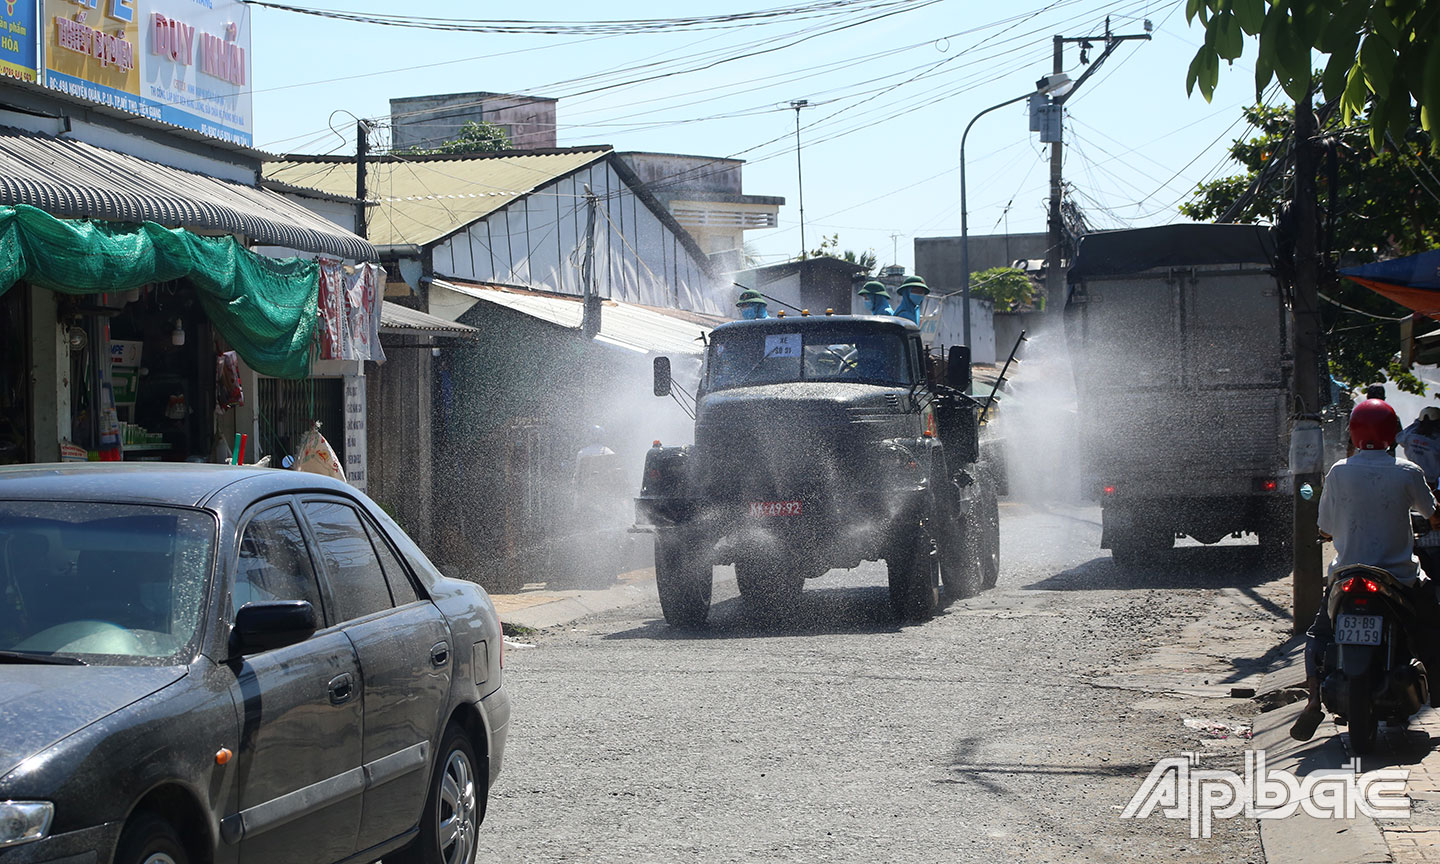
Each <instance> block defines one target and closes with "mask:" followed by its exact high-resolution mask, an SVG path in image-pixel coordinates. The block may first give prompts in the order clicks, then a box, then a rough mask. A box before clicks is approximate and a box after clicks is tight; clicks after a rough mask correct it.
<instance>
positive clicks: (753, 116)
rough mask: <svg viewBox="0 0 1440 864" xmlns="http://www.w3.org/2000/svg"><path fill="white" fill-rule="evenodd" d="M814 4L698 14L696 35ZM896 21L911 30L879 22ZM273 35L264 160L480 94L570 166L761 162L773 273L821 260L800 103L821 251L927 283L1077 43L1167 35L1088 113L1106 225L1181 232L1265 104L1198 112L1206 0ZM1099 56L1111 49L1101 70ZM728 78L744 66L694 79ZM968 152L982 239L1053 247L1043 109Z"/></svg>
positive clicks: (1087, 149)
mask: <svg viewBox="0 0 1440 864" xmlns="http://www.w3.org/2000/svg"><path fill="white" fill-rule="evenodd" d="M302 2H305V0H302ZM315 2H316V3H317V5H321V6H328V5H333V4H330V3H327V2H324V0H315ZM798 2H800V0H790V2H788V3H787V2H785V0H753V2H751V3H736V2H723V0H690V2H688V3H686V4H685V9H684V12H683V14H685V15H704V14H721V13H729V12H736V11H741V10H754V9H765V8H775V7H778V6H781V5H795V4H797V3H798ZM874 2H883V0H874ZM677 5H678V4H675V3H660V2H627V3H612V4H594V3H579V2H536V3H530V4H525V5H523V6H516V5H514V4H505V5H501V4H493V3H459V2H439V0H411V2H409V3H407V4H405V5H404V7H403V8H397V7H396V4H394V3H384V2H377V0H347V3H346V4H345V8H346V10H347V11H351V12H374V13H388V14H396V13H403V14H408V15H417V16H434V17H452V18H455V17H463V18H489V19H498V18H524V19H526V20H547V21H561V20H564V21H593V20H596V19H597V16H603V17H605V18H608V19H618V18H625V19H640V18H662V17H667V16H673V15H676V14H677V12H676V7H677ZM517 9H518V10H519V11H517ZM901 10H903V11H901ZM885 11H888V12H891V13H894V14H889V15H888V16H887V17H883V18H879V19H878V20H870V21H863V20H861V19H862V18H867V17H870V18H874V17H876V16H878V15H879V14H880V13H881V12H885ZM252 14H253V16H254V17H253V21H252V26H253V33H254V36H253V48H252V57H253V78H252V80H253V82H254V87H255V91H254V103H255V104H254V110H255V116H256V122H255V127H256V136H255V140H256V143H257V146H259V147H261V148H262V149H266V150H270V151H273V152H314V153H323V152H332V151H333V152H354V133H353V130H354V125H355V123H354V116H360V117H365V118H377V117H384V116H385V115H387V114H388V113H389V109H388V101H387V100H388V99H390V98H391V97H400V96H417V95H423V94H429V93H451V92H464V91H474V90H484V91H497V92H507V93H526V94H533V95H540V96H550V97H558V98H559V99H560V102H559V106H558V116H559V124H560V130H559V143H560V144H561V145H567V146H568V145H579V144H612V145H614V146H615V147H616V148H617V149H621V150H647V151H656V152H672V153H694V154H700V155H706V156H734V155H736V154H739V158H744V159H746V160H748V161H747V164H746V166H745V169H744V177H745V191H746V192H748V193H751V194H757V195H780V196H784V197H785V198H786V199H787V201H788V203H787V205H786V206H785V207H783V208H781V212H780V226H779V227H778V228H776V229H773V230H768V231H752V232H749V233H748V234H747V244H748V245H749V246H750V247H751V249H752V250H753V251H754V252H755V253H757V254H758V255H760V256H761V257H762V259H763V260H764V261H765V262H766V263H771V262H774V261H779V260H784V259H786V258H788V257H791V256H793V255H795V254H797V253H798V252H799V251H800V248H801V247H800V232H799V212H798V207H797V204H798V197H797V192H796V189H797V180H796V165H795V150H794V147H795V137H794V133H795V112H794V111H792V110H791V109H790V108H789V107H788V106H789V103H790V101H791V100H797V99H807V100H809V102H810V103H811V106H812V107H809V108H806V109H805V110H804V111H803V112H802V113H801V118H800V119H801V122H802V124H803V128H802V130H801V140H802V156H803V160H804V190H805V223H806V224H805V239H806V241H807V245H809V246H810V247H811V248H813V247H814V246H815V245H817V243H818V242H819V240H820V238H821V236H822V235H829V234H838V235H839V241H840V246H841V248H844V249H855V250H857V251H864V250H869V249H873V250H874V251H875V253H876V254H877V256H878V257H879V259H880V262H881V263H882V264H888V263H892V260H894V261H895V262H896V263H900V264H903V265H906V266H907V267H908V266H910V265H911V263H912V261H913V251H912V250H913V240H914V238H916V237H934V236H954V235H957V234H958V233H959V225H960V212H959V210H960V208H959V197H960V196H959V172H958V151H959V143H960V135H961V132H962V131H963V129H964V127H965V124H966V123H967V122H969V120H970V119H971V118H972V117H973V116H974V115H975V114H976V113H977V112H979V111H981V110H983V109H984V108H987V107H989V106H991V105H993V104H995V103H997V102H1001V101H1004V100H1006V99H1009V98H1011V97H1014V96H1018V95H1020V94H1022V93H1026V92H1028V91H1030V90H1032V89H1033V88H1034V84H1035V81H1036V79H1038V78H1040V77H1041V76H1042V75H1045V74H1047V73H1049V72H1050V69H1051V62H1052V60H1051V52H1052V39H1051V37H1053V36H1055V35H1057V34H1058V35H1065V36H1086V35H1094V36H1097V37H1098V36H1100V34H1102V33H1103V32H1104V25H1105V18H1106V16H1107V15H1109V16H1111V19H1112V20H1111V25H1112V28H1113V29H1114V31H1115V32H1116V33H1140V32H1142V21H1143V20H1144V19H1146V18H1148V19H1150V20H1151V21H1152V22H1153V23H1154V33H1153V39H1152V40H1151V41H1149V42H1129V43H1126V44H1124V45H1122V46H1120V47H1119V48H1118V49H1117V50H1116V52H1115V54H1114V55H1113V56H1112V57H1111V58H1110V59H1109V60H1108V61H1107V62H1106V64H1105V66H1104V67H1103V68H1102V69H1101V70H1100V71H1099V72H1097V73H1096V74H1095V75H1094V76H1092V78H1091V80H1090V81H1089V82H1087V83H1086V85H1085V86H1084V87H1083V88H1082V89H1081V90H1080V91H1079V92H1078V93H1077V94H1076V95H1074V96H1073V97H1072V98H1071V99H1070V100H1069V103H1068V105H1067V109H1068V113H1067V118H1066V123H1065V135H1066V145H1067V146H1066V157H1065V161H1064V174H1065V179H1066V181H1067V182H1068V183H1070V184H1073V186H1074V188H1075V193H1076V197H1077V200H1078V201H1079V202H1080V204H1081V206H1082V207H1083V208H1084V210H1085V213H1086V216H1087V217H1088V219H1089V220H1090V222H1091V224H1092V226H1093V227H1096V228H1118V227H1127V226H1141V225H1152V224H1160V223H1164V222H1168V221H1174V220H1176V219H1177V218H1179V217H1178V215H1177V214H1176V212H1175V205H1176V204H1178V203H1179V202H1180V201H1182V200H1185V199H1186V198H1187V197H1188V194H1187V193H1188V192H1189V190H1191V189H1192V188H1193V187H1194V185H1195V184H1196V183H1197V182H1199V181H1201V180H1202V179H1204V178H1206V177H1213V176H1224V175H1225V174H1227V173H1232V172H1231V170H1230V166H1229V165H1228V164H1227V163H1226V162H1225V159H1224V157H1225V148H1226V146H1227V145H1228V144H1229V142H1230V141H1231V140H1233V139H1235V138H1237V137H1243V135H1244V133H1245V131H1246V127H1245V124H1244V121H1243V119H1241V114H1240V111H1241V108H1242V106H1244V105H1246V104H1249V103H1250V102H1252V101H1253V99H1254V83H1253V71H1252V69H1251V68H1250V67H1249V65H1248V60H1249V56H1250V55H1251V54H1253V47H1252V46H1249V45H1247V56H1246V57H1243V58H1242V59H1241V60H1240V61H1239V62H1237V63H1236V64H1235V65H1234V67H1233V68H1231V69H1229V70H1224V71H1222V73H1221V80H1220V86H1219V89H1218V90H1217V92H1216V94H1215V100H1214V102H1213V103H1206V102H1205V101H1204V100H1203V99H1202V98H1200V96H1199V95H1198V94H1197V95H1195V96H1190V97H1187V96H1186V94H1185V70H1186V66H1187V65H1188V63H1189V61H1190V58H1191V56H1193V54H1194V52H1195V49H1196V48H1197V47H1198V45H1199V42H1200V31H1199V30H1192V29H1191V28H1190V27H1189V26H1188V25H1187V24H1186V22H1185V20H1184V3H1183V0H1167V2H1154V0H1149V2H1147V0H1131V2H1119V0H1112V2H1099V0H1020V2H1015V3H1004V2H999V3H997V2H993V0H992V2H984V0H915V2H912V3H909V4H907V5H905V6H903V7H890V8H888V9H884V10H870V11H869V12H865V11H863V9H862V8H860V7H851V8H850V9H849V10H848V12H847V16H846V17H843V18H842V17H831V18H823V19H812V20H808V21H796V20H790V19H782V20H780V21H777V22H775V23H773V24H763V25H762V24H754V23H752V24H749V25H746V26H744V27H741V28H737V29H728V30H703V31H689V32H666V33H658V34H643V35H622V36H604V37H595V36H584V37H578V36H536V35H519V36H517V35H488V34H467V33H442V32H433V31H423V30H407V29H397V28H391V27H381V26H376V25H372V24H361V23H349V22H340V21H334V20H328V19H323V18H316V17H310V16H302V15H297V14H294V13H289V12H283V11H279V10H273V9H266V8H261V7H254V9H253V13H252ZM845 24H849V25H851V26H848V27H845V28H844V29H835V28H839V27H840V26H842V25H845ZM820 28H826V29H832V30H833V32H821V31H820ZM1096 45H1097V46H1099V45H1100V43H1099V41H1098V39H1097V42H1096ZM1098 54H1099V48H1098V47H1097V48H1096V49H1095V50H1093V51H1092V52H1091V55H1092V57H1093V56H1095V55H1098ZM1065 60H1066V64H1065V65H1066V71H1067V72H1069V74H1071V76H1072V77H1078V76H1079V75H1080V74H1081V72H1082V71H1083V67H1082V66H1081V65H1080V63H1079V52H1078V49H1077V48H1075V47H1074V46H1071V47H1069V48H1067V50H1066V55H1065ZM714 61H723V62H719V63H717V64H716V65H713V66H712V68H709V69H705V70H700V71H692V70H695V68H696V67H698V66H701V65H704V64H707V63H713V62H714ZM642 64H643V65H644V68H643V69H641V70H639V71H632V72H624V71H623V70H625V69H626V68H627V67H635V66H641V65H642ZM662 74H663V77H662ZM635 79H640V80H635ZM632 80H634V83H625V84H624V85H623V86H611V85H614V84H617V83H619V82H630V81H632ZM597 88H603V89H597ZM586 91H593V92H586ZM352 115H353V116H352ZM332 125H333V128H334V130H335V131H331V129H330V128H329V127H331V126H332ZM337 133H338V134H337ZM382 134H383V133H382ZM966 149H967V165H966V172H967V177H968V180H969V183H970V189H969V191H968V195H967V198H968V202H969V208H968V209H969V221H970V232H971V234H973V235H979V234H987V233H1003V232H1005V231H1007V230H1008V231H1009V232H1012V233H1024V232H1031V231H1043V230H1044V227H1045V199H1046V196H1047V194H1048V192H1047V184H1048V176H1049V167H1048V166H1049V163H1048V150H1049V148H1048V147H1047V146H1042V145H1041V144H1040V143H1039V141H1038V138H1037V136H1036V135H1034V134H1033V133H1030V132H1029V131H1028V123H1027V116H1026V108H1025V104H1024V103H1023V102H1021V103H1019V104H1017V105H1015V106H1012V107H1009V108H1004V109H1001V110H999V111H995V112H993V113H991V114H989V115H987V116H985V117H984V118H982V119H981V120H980V121H979V122H978V123H977V124H976V126H975V128H974V131H972V132H971V133H970V139H969V142H968V144H967V148H966ZM892 235H894V236H892Z"/></svg>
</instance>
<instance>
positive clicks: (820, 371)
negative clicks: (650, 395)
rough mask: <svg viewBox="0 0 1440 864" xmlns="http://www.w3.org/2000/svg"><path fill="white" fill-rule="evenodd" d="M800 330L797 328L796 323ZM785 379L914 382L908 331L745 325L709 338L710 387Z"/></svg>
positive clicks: (708, 375)
mask: <svg viewBox="0 0 1440 864" xmlns="http://www.w3.org/2000/svg"><path fill="white" fill-rule="evenodd" d="M797 331H798V328H797ZM785 381H855V382H863V383H867V384H899V385H905V386H908V385H910V384H912V383H913V382H914V375H913V371H912V369H911V365H910V362H909V358H908V356H907V352H906V348H905V336H904V335H903V334H900V333H895V332H876V331H874V330H869V329H863V328H858V327H827V328H814V329H811V328H806V329H805V330H804V331H803V332H790V333H785V332H776V331H773V330H772V331H768V332H756V331H750V330H741V331H736V332H731V333H724V334H715V335H714V336H713V337H712V339H711V340H710V353H709V355H708V373H707V379H706V383H707V386H708V389H710V390H723V389H726V388H729V387H748V386H752V385H756V384H775V383H780V382H785Z"/></svg>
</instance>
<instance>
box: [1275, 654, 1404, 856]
mask: <svg viewBox="0 0 1440 864" xmlns="http://www.w3.org/2000/svg"><path fill="white" fill-rule="evenodd" d="M1291 641H1292V642H1293V643H1295V644H1294V645H1291V646H1289V647H1288V648H1287V649H1286V651H1285V654H1284V656H1283V657H1282V658H1281V659H1280V660H1278V661H1277V662H1276V664H1275V666H1274V667H1273V668H1271V670H1270V671H1268V672H1267V673H1266V674H1265V676H1264V678H1262V679H1261V687H1260V689H1259V692H1258V693H1257V696H1258V697H1260V698H1264V697H1266V695H1267V694H1271V693H1274V692H1276V691H1279V690H1285V689H1289V688H1292V687H1296V686H1303V684H1304V681H1305V659H1304V646H1305V642H1304V639H1303V638H1296V639H1292V640H1291ZM1304 707H1305V706H1304V703H1303V702H1295V703H1291V704H1289V705H1281V706H1279V707H1276V708H1273V709H1271V710H1269V711H1265V712H1262V713H1261V714H1259V715H1257V716H1256V718H1255V721H1254V724H1253V727H1252V729H1253V734H1252V738H1251V742H1250V746H1251V749H1253V750H1259V751H1264V753H1265V765H1266V768H1267V770H1280V771H1288V772H1290V773H1292V774H1294V775H1295V776H1297V777H1301V776H1304V775H1306V774H1310V773H1312V772H1315V771H1324V770H1335V769H1340V768H1343V767H1344V766H1345V765H1346V763H1347V762H1348V761H1349V759H1350V754H1349V753H1347V752H1346V750H1345V746H1344V745H1343V744H1342V743H1341V740H1340V735H1339V731H1338V730H1337V729H1336V728H1335V725H1334V724H1333V723H1332V722H1331V720H1330V718H1329V716H1328V715H1327V716H1326V719H1325V721H1324V722H1323V723H1321V724H1320V729H1319V730H1318V731H1317V732H1316V733H1315V737H1314V738H1312V739H1310V740H1309V741H1296V740H1294V739H1292V738H1291V737H1290V724H1292V723H1294V722H1295V718H1296V717H1297V716H1298V715H1299V714H1300V712H1301V711H1302V710H1303V709H1304ZM1258 821H1259V823H1260V848H1261V850H1262V852H1263V854H1264V855H1265V861H1266V864H1313V862H1317V861H1323V862H1326V864H1388V862H1391V861H1393V860H1394V858H1393V857H1392V856H1391V854H1390V846H1389V844H1388V843H1386V842H1385V835H1384V833H1383V832H1382V831H1381V830H1380V826H1379V825H1378V824H1376V822H1375V820H1374V819H1371V818H1369V817H1368V816H1363V815H1359V814H1357V815H1356V816H1355V818H1353V819H1316V818H1315V817H1313V816H1310V815H1308V814H1306V813H1305V812H1304V811H1303V810H1302V811H1299V812H1297V813H1295V815H1293V816H1290V817H1288V818H1285V819H1260V820H1258Z"/></svg>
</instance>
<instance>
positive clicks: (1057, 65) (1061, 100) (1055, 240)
mask: <svg viewBox="0 0 1440 864" xmlns="http://www.w3.org/2000/svg"><path fill="white" fill-rule="evenodd" d="M1151 29H1152V28H1151V24H1150V22H1149V21H1148V20H1147V21H1146V22H1145V32H1144V33H1135V34H1132V35H1129V36H1116V35H1115V34H1113V33H1111V32H1110V19H1109V18H1106V19H1105V37H1104V43H1105V50H1103V51H1101V52H1100V56H1099V57H1096V58H1095V62H1094V63H1090V64H1089V67H1088V68H1087V69H1086V70H1085V73H1084V74H1083V75H1081V76H1080V77H1079V78H1077V79H1076V80H1075V85H1074V86H1073V87H1071V88H1070V90H1069V91H1068V92H1066V93H1063V94H1061V95H1059V96H1056V97H1053V98H1052V100H1051V104H1052V105H1054V106H1057V109H1058V106H1061V105H1064V104H1065V100H1067V99H1069V98H1070V97H1071V96H1074V95H1075V91H1077V90H1079V89H1080V85H1082V84H1084V83H1085V81H1086V79H1088V78H1089V77H1090V76H1091V75H1094V74H1095V71H1096V70H1097V69H1099V68H1100V67H1101V66H1102V65H1104V63H1105V60H1106V59H1107V58H1109V56H1110V55H1111V54H1112V53H1114V51H1115V49H1116V48H1118V47H1120V43H1122V42H1129V41H1131V40H1133V39H1143V40H1145V41H1149V39H1150V30H1151ZM1070 42H1073V43H1077V44H1079V46H1080V62H1081V63H1087V62H1089V56H1088V55H1089V52H1090V49H1091V48H1092V47H1093V46H1092V45H1091V44H1090V37H1087V36H1073V37H1072V36H1056V37H1055V51H1054V60H1055V62H1054V74H1056V75H1059V74H1060V73H1061V72H1063V71H1065V45H1066V43H1070ZM1061 126H1063V124H1057V130H1056V131H1057V134H1056V135H1055V140H1054V141H1052V142H1050V215H1049V218H1048V221H1047V226H1048V229H1049V237H1048V239H1047V240H1046V243H1045V311H1047V312H1050V313H1052V314H1053V315H1055V316H1056V320H1058V316H1059V315H1060V314H1061V313H1063V312H1064V311H1065V272H1064V270H1062V269H1061V262H1062V261H1063V260H1065V258H1066V256H1065V252H1066V250H1065V249H1064V242H1065V240H1064V238H1065V231H1064V224H1063V223H1062V222H1061V219H1060V199H1061V195H1062V192H1063V189H1064V183H1063V178H1062V176H1061V169H1062V166H1063V163H1064V159H1065V142H1064V141H1063V140H1061V138H1062V136H1061V134H1058V133H1059V131H1060V127H1061Z"/></svg>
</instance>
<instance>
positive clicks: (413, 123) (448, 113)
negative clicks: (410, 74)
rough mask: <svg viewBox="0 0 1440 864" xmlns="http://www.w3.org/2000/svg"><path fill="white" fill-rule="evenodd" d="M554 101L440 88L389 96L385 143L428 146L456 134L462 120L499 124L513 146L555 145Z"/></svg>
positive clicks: (463, 123) (522, 148)
mask: <svg viewBox="0 0 1440 864" xmlns="http://www.w3.org/2000/svg"><path fill="white" fill-rule="evenodd" d="M555 105H556V103H555V100H554V99H541V98H538V97H533V96H511V95H507V94H503V93H483V92H482V93H445V94H437V95H434V96H407V97H404V98H400V99H391V100H390V116H391V123H392V124H393V127H392V130H393V131H392V133H391V135H392V141H391V144H392V146H393V147H395V148H396V149H402V148H406V147H433V146H435V145H437V144H440V143H443V142H445V141H449V140H451V139H453V138H455V137H456V136H457V135H459V134H460V128H461V127H462V126H464V125H465V124H466V123H468V122H482V121H485V122H490V123H494V124H496V125H498V126H503V127H505V132H506V134H508V135H509V136H510V144H511V146H512V147H514V148H515V149H517V150H534V149H537V148H542V147H554V146H555Z"/></svg>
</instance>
